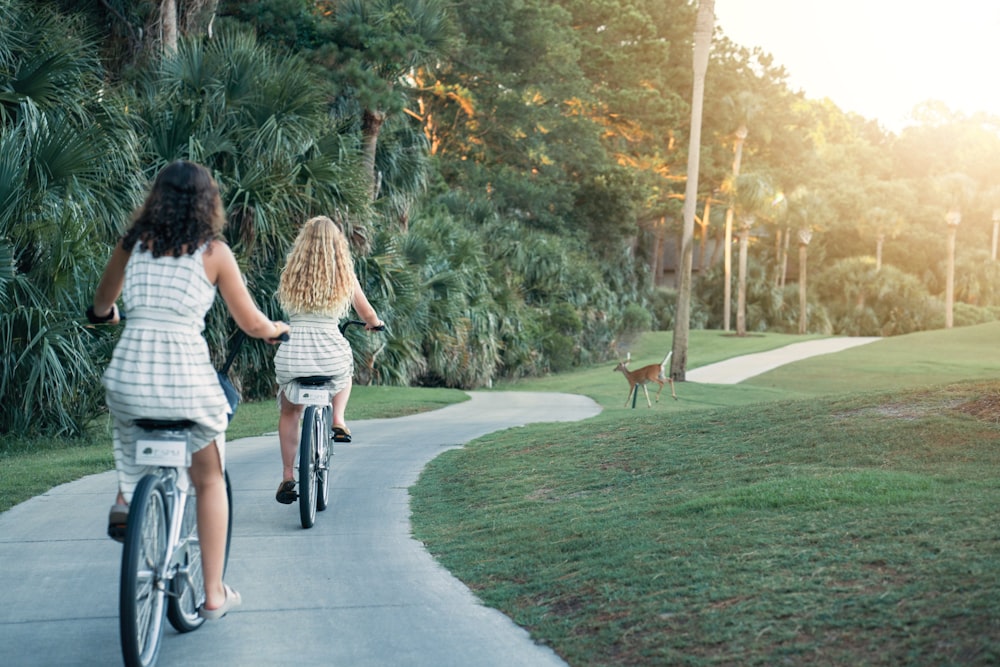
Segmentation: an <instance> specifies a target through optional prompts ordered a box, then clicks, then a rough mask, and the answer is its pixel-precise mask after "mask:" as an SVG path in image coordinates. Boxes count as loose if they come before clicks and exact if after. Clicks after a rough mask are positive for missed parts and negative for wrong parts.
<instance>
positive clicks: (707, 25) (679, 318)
mask: <svg viewBox="0 0 1000 667" xmlns="http://www.w3.org/2000/svg"><path fill="white" fill-rule="evenodd" d="M714 24H715V0H701V1H700V2H699V3H698V16H697V18H696V19H695V27H694V63H693V69H694V88H693V90H692V93H691V137H690V139H689V142H688V163H687V185H686V186H685V191H684V229H683V232H682V235H681V266H680V289H678V290H677V312H676V316H675V319H674V341H673V358H672V360H671V362H670V377H672V378H673V379H674V380H679V381H683V380H684V377H685V373H686V369H687V347H688V330H689V328H690V324H691V323H690V313H691V262H692V258H693V255H694V217H695V208H696V207H697V205H698V161H699V157H700V155H701V116H702V105H703V101H704V98H705V73H706V72H707V71H708V53H709V49H710V48H711V46H712V30H713V26H714Z"/></svg>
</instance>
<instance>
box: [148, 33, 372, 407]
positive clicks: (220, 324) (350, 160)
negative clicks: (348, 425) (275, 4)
mask: <svg viewBox="0 0 1000 667" xmlns="http://www.w3.org/2000/svg"><path fill="white" fill-rule="evenodd" d="M327 92H328V91H326V90H324V88H323V87H322V86H319V85H317V82H316V79H315V77H314V75H313V73H312V72H311V70H310V68H309V67H308V65H307V64H306V63H305V62H304V61H303V60H302V59H300V58H297V57H292V56H279V55H277V54H276V53H275V52H274V51H273V50H271V49H270V48H267V47H264V46H263V45H261V44H260V43H258V42H257V40H256V38H255V37H254V36H253V35H252V34H250V33H249V32H245V31H237V30H224V31H221V33H220V34H219V35H218V36H217V37H216V38H215V39H212V40H201V39H182V40H181V42H180V44H179V45H178V50H177V53H176V54H174V55H172V56H165V57H164V58H163V59H161V60H160V61H159V62H157V63H156V64H155V66H151V67H148V68H146V69H145V70H143V71H142V72H141V73H140V74H139V75H138V76H137V77H136V83H135V86H134V92H133V95H132V99H131V100H130V106H129V108H130V110H131V113H132V114H133V115H134V117H135V118H136V119H137V121H138V122H139V123H141V125H142V126H143V127H144V128H146V132H145V134H144V141H143V149H144V150H143V162H144V168H145V170H146V173H147V174H152V173H155V172H156V171H157V170H158V169H159V168H160V167H161V166H162V165H164V164H166V163H167V162H170V161H171V160H174V159H177V158H188V159H192V160H195V161H197V162H200V163H202V164H205V165H206V166H208V167H209V168H210V169H211V170H212V171H213V173H214V174H215V177H216V179H217V180H218V181H219V185H220V189H221V191H222V197H223V201H224V203H225V205H226V211H227V214H228V218H229V220H228V226H227V232H226V233H227V237H228V239H229V242H230V244H231V245H232V247H233V250H234V252H235V253H236V255H237V257H238V258H239V261H240V264H241V267H242V268H243V271H244V274H245V275H246V276H247V282H248V287H249V288H250V290H251V293H252V294H253V295H254V297H255V299H256V300H257V302H258V304H259V305H260V306H261V307H262V308H264V309H265V310H266V311H268V312H270V313H271V314H272V315H273V316H275V317H277V316H279V315H280V314H279V313H278V312H277V310H276V308H277V306H276V304H275V303H274V301H273V294H274V292H275V287H276V285H277V279H278V271H279V270H280V267H281V265H282V264H283V260H284V253H285V252H286V250H287V248H288V245H289V243H290V241H291V239H292V238H293V237H294V235H295V233H296V231H297V229H298V225H299V224H301V222H302V221H303V220H305V219H306V218H308V217H310V216H312V215H317V214H327V215H329V214H331V213H333V212H334V211H337V210H341V211H345V210H346V211H349V212H350V213H351V215H350V216H349V219H348V224H347V229H346V230H345V231H346V232H347V233H348V235H349V236H350V237H351V238H352V239H354V240H355V243H356V245H355V247H356V249H357V248H359V247H363V248H364V249H365V250H367V248H368V246H369V244H370V238H371V233H370V231H369V228H368V218H369V215H368V211H369V205H370V204H369V201H368V197H367V192H366V182H365V179H364V178H363V174H362V170H361V167H360V164H361V160H360V153H359V152H358V151H357V149H356V144H355V142H354V141H352V138H351V135H350V133H349V132H348V131H347V130H345V128H344V127H343V125H342V124H338V123H337V122H336V119H334V118H331V116H330V115H329V113H328V106H327V95H326V93H327ZM225 318H226V315H225V311H224V310H223V309H221V308H217V309H215V310H213V311H212V313H211V314H210V321H209V326H208V327H206V332H207V334H206V335H207V336H208V338H209V343H210V346H211V348H212V349H213V350H215V351H217V353H218V354H220V355H221V354H224V349H225V337H226V333H227V332H228V331H231V330H232V325H231V324H229V323H228V322H227V320H226V319H225ZM270 363H271V359H270V353H269V352H268V351H267V350H264V349H263V348H261V347H260V346H252V345H247V346H244V347H243V348H242V351H241V353H240V357H239V358H238V360H237V362H236V364H235V371H234V372H235V374H236V375H235V376H234V379H235V380H237V381H243V382H245V384H243V385H242V389H243V390H244V392H245V394H246V395H248V396H259V395H261V394H263V393H270V380H268V379H267V377H268V376H267V374H266V373H262V372H260V371H261V370H264V369H267V368H269V367H270ZM247 368H252V369H255V372H253V373H246V372H245V371H244V369H247Z"/></svg>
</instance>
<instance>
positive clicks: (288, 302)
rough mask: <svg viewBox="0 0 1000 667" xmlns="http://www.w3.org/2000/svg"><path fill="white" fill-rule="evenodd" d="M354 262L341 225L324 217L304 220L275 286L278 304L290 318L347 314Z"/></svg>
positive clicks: (352, 287)
mask: <svg viewBox="0 0 1000 667" xmlns="http://www.w3.org/2000/svg"><path fill="white" fill-rule="evenodd" d="M354 281H355V278H354V260H353V259H351V251H350V248H348V245H347V237H345V236H344V232H343V231H342V230H341V228H340V226H339V225H337V223H335V222H334V221H333V220H331V219H330V218H328V217H327V216H325V215H320V216H316V217H315V218H310V219H309V220H306V223H305V224H304V225H303V226H302V229H301V230H299V235H298V237H296V239H295V243H294V245H292V249H291V251H290V252H289V253H288V258H287V259H286V261H285V268H284V269H282V271H281V280H280V282H279V283H278V302H279V303H280V304H281V307H282V308H284V309H285V312H286V313H288V314H289V315H298V314H304V313H316V314H321V315H329V316H331V317H337V318H340V317H343V316H344V315H346V314H347V310H348V308H350V305H351V299H352V297H353V296H354Z"/></svg>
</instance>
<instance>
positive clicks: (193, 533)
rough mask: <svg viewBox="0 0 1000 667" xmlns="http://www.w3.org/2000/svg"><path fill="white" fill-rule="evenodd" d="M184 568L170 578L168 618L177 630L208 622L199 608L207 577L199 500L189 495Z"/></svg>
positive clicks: (181, 548) (229, 494)
mask: <svg viewBox="0 0 1000 667" xmlns="http://www.w3.org/2000/svg"><path fill="white" fill-rule="evenodd" d="M225 478H226V499H227V500H228V502H229V505H228V506H229V527H228V530H227V532H226V560H225V564H224V565H223V572H224V571H225V566H226V565H228V564H229V544H230V542H231V541H232V533H233V490H232V486H231V485H230V483H229V473H228V472H226V473H225ZM177 554H178V562H179V564H180V569H179V570H178V571H177V573H176V574H175V575H174V577H173V579H171V580H170V597H169V598H168V599H167V619H168V620H169V621H170V625H172V626H173V627H174V629H175V630H177V632H191V631H192V630H197V629H198V628H200V627H201V626H202V624H203V623H204V622H205V619H203V618H202V617H201V616H199V615H198V607H200V606H201V605H202V604H204V603H205V576H204V572H203V571H202V564H201V542H199V540H198V499H197V497H196V496H195V495H193V494H192V495H189V496H188V498H187V502H186V503H185V505H184V520H183V522H182V523H181V536H180V544H178V545H177Z"/></svg>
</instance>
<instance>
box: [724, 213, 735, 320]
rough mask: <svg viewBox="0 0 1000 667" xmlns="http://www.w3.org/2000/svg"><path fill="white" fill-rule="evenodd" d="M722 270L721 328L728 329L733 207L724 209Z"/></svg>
mask: <svg viewBox="0 0 1000 667" xmlns="http://www.w3.org/2000/svg"><path fill="white" fill-rule="evenodd" d="M722 245H723V248H722V253H723V261H722V272H723V273H724V274H725V280H724V281H723V285H722V330H723V331H729V330H730V328H731V327H730V326H729V324H730V322H732V318H733V314H732V311H733V303H732V302H733V207H732V205H731V204H730V206H729V208H728V209H726V231H725V237H724V239H723V241H722Z"/></svg>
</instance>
